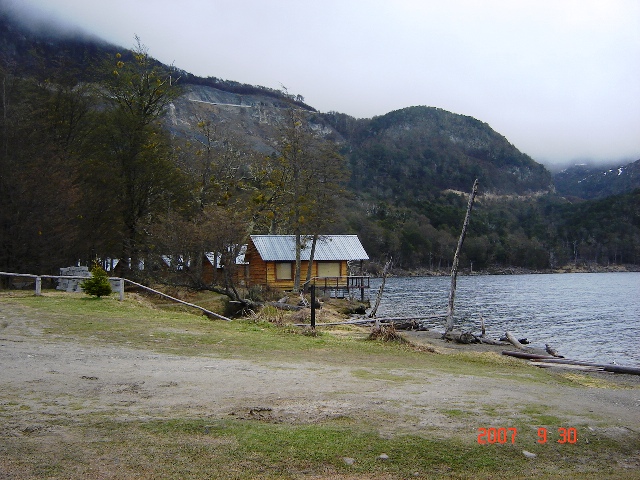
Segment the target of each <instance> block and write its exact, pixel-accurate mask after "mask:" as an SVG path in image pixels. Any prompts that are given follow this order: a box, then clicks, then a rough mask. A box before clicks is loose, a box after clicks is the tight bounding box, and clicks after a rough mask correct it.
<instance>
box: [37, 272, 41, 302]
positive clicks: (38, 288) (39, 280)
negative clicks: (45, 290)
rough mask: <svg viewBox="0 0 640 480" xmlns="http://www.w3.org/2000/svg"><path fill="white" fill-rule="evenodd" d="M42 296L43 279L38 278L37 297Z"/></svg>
mask: <svg viewBox="0 0 640 480" xmlns="http://www.w3.org/2000/svg"><path fill="white" fill-rule="evenodd" d="M40 295H42V278H41V277H36V297H39V296H40Z"/></svg>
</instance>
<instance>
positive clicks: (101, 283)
mask: <svg viewBox="0 0 640 480" xmlns="http://www.w3.org/2000/svg"><path fill="white" fill-rule="evenodd" d="M80 287H81V288H82V290H83V291H84V293H86V294H88V295H93V296H94V297H98V298H100V297H102V296H105V295H111V292H112V290H111V284H110V283H109V276H108V275H107V272H105V271H104V269H103V268H102V267H101V266H100V265H98V264H95V265H94V266H93V268H92V269H91V277H90V278H87V279H86V280H84V281H82V282H81V283H80Z"/></svg>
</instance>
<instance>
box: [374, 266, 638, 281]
mask: <svg viewBox="0 0 640 480" xmlns="http://www.w3.org/2000/svg"><path fill="white" fill-rule="evenodd" d="M637 272H640V265H634V264H624V265H609V266H603V265H589V266H578V267H576V266H574V265H565V266H562V267H557V268H548V269H543V270H531V269H528V268H520V267H503V268H489V269H485V270H478V271H469V269H460V270H458V276H460V277H469V276H481V275H553V274H565V273H637ZM449 276H451V272H450V271H447V270H428V269H416V270H404V269H394V271H393V272H392V273H391V274H389V277H449ZM372 278H380V276H379V275H377V274H375V275H372Z"/></svg>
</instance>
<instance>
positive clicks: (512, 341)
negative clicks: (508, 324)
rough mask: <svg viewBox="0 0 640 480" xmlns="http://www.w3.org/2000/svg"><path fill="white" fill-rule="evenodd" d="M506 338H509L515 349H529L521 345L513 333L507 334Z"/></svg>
mask: <svg viewBox="0 0 640 480" xmlns="http://www.w3.org/2000/svg"><path fill="white" fill-rule="evenodd" d="M504 336H505V337H506V338H507V340H508V341H509V343H510V344H511V345H513V346H514V347H516V348H518V349H520V350H525V349H526V348H527V347H525V346H524V345H523V344H522V343H520V341H519V340H518V339H517V338H516V337H514V336H513V334H512V333H511V332H505V334H504Z"/></svg>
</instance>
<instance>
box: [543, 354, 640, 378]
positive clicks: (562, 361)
mask: <svg viewBox="0 0 640 480" xmlns="http://www.w3.org/2000/svg"><path fill="white" fill-rule="evenodd" d="M533 361H536V360H533ZM544 361H545V362H547V363H553V364H559V365H581V366H583V367H598V368H602V369H603V370H604V371H605V372H612V373H628V374H630V375H640V367H626V366H624V365H612V364H604V363H592V362H581V361H578V360H570V359H567V358H552V359H546V360H544Z"/></svg>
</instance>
